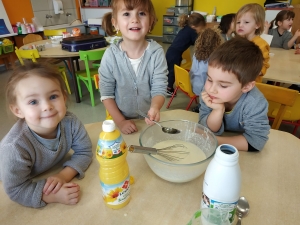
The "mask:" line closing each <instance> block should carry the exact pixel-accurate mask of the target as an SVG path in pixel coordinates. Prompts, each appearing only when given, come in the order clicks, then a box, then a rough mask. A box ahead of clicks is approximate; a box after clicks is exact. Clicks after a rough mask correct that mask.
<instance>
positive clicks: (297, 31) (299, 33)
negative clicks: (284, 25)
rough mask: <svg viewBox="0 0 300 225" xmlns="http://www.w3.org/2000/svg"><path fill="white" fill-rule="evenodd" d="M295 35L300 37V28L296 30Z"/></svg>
mask: <svg viewBox="0 0 300 225" xmlns="http://www.w3.org/2000/svg"><path fill="white" fill-rule="evenodd" d="M294 36H296V37H300V29H298V30H296V32H295V34H294Z"/></svg>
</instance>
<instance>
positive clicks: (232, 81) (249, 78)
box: [199, 37, 270, 151]
mask: <svg viewBox="0 0 300 225" xmlns="http://www.w3.org/2000/svg"><path fill="white" fill-rule="evenodd" d="M249 56H251V57H249ZM262 65H263V56H262V53H261V51H260V49H259V47H258V46H257V45H255V44H254V43H253V42H250V41H248V40H246V39H244V38H240V37H235V38H233V39H231V40H229V41H227V42H225V43H224V44H222V45H221V46H220V47H218V48H217V49H216V50H215V51H214V52H213V53H212V54H211V55H210V57H209V61H208V72H207V80H206V83H205V86H204V91H203V92H202V94H201V101H200V103H201V107H200V119H199V122H200V123H201V124H202V125H204V126H206V127H208V128H209V129H210V130H211V131H212V132H214V133H215V134H216V135H221V134H222V133H223V132H224V130H227V131H234V132H240V133H242V134H240V135H236V136H230V137H225V136H224V137H222V136H217V140H218V144H219V145H220V144H231V145H234V146H235V147H236V148H237V149H238V150H240V151H260V150H262V149H263V147H264V145H265V143H266V141H267V140H268V134H269V130H270V126H269V120H268V116H267V113H268V102H267V100H266V99H265V97H264V96H263V94H262V93H261V92H260V91H259V90H258V89H257V88H256V87H255V79H256V78H257V76H258V75H259V73H260V71H261V67H262Z"/></svg>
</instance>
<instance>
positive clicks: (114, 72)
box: [99, 40, 168, 118]
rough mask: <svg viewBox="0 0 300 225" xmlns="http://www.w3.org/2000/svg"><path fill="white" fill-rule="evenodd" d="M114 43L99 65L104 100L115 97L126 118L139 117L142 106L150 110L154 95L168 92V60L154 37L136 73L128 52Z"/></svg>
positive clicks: (145, 109)
mask: <svg viewBox="0 0 300 225" xmlns="http://www.w3.org/2000/svg"><path fill="white" fill-rule="evenodd" d="M121 41H122V40H120V41H119V42H118V43H117V44H112V45H111V46H110V47H109V48H108V49H107V50H106V51H105V53H104V56H103V58H102V60H101V66H100V68H99V74H100V82H99V83H100V85H99V86H100V93H101V96H102V97H101V100H103V99H106V98H107V97H111V98H114V99H115V101H116V104H117V106H118V108H119V109H120V111H121V113H122V114H123V115H124V116H125V117H126V118H138V114H137V113H136V111H137V110H138V109H139V110H141V111H143V112H147V111H148V110H149V108H150V105H151V99H152V98H153V97H154V96H157V95H161V96H165V94H166V89H167V74H168V70H167V63H166V59H165V54H164V51H163V48H162V46H161V45H159V44H158V43H157V42H155V41H153V40H147V41H149V44H150V46H149V47H148V48H147V49H146V51H145V53H144V56H143V58H142V60H141V63H140V65H139V68H138V71H137V75H135V72H134V71H133V68H132V66H131V63H130V61H129V59H128V57H127V54H126V52H124V51H121V50H120V48H119V44H120V42H121Z"/></svg>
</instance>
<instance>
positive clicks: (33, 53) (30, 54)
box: [15, 47, 40, 65]
mask: <svg viewBox="0 0 300 225" xmlns="http://www.w3.org/2000/svg"><path fill="white" fill-rule="evenodd" d="M15 53H16V55H17V57H18V59H19V61H20V63H21V65H24V61H23V59H31V60H32V62H37V61H36V59H37V58H40V54H39V52H38V50H37V49H30V50H23V49H18V48H17V47H15Z"/></svg>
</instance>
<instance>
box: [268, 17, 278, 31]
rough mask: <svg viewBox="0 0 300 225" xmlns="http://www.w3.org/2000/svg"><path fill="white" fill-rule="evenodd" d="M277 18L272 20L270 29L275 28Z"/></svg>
mask: <svg viewBox="0 0 300 225" xmlns="http://www.w3.org/2000/svg"><path fill="white" fill-rule="evenodd" d="M275 20H276V19H274V20H272V21H271V22H270V27H269V29H273V27H274V22H275ZM275 23H277V21H276V22H275ZM276 26H278V25H277V24H276Z"/></svg>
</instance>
